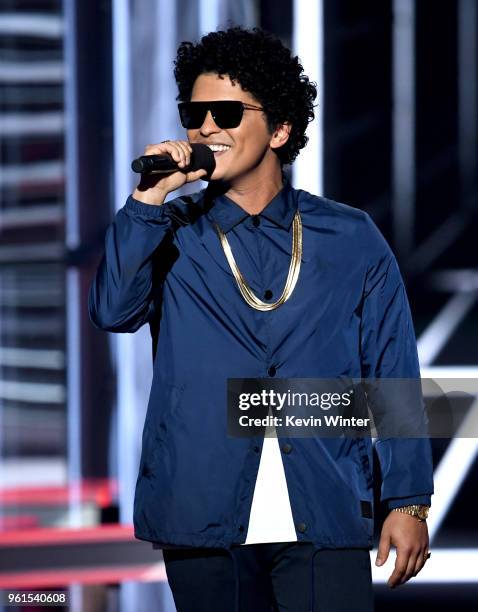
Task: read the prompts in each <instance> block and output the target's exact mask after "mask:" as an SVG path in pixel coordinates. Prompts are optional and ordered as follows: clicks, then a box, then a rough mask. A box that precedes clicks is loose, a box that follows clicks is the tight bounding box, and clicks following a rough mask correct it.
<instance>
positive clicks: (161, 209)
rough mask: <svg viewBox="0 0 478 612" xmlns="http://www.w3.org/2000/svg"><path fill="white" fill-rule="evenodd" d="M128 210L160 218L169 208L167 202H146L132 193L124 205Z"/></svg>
mask: <svg viewBox="0 0 478 612" xmlns="http://www.w3.org/2000/svg"><path fill="white" fill-rule="evenodd" d="M123 208H124V210H125V211H126V212H132V213H133V214H137V215H142V216H144V217H150V218H155V219H156V218H158V217H162V216H163V215H164V214H165V211H166V210H167V209H168V206H166V203H163V204H161V205H159V204H146V203H145V202H140V201H139V200H136V199H135V198H133V196H132V195H130V196H129V197H128V199H127V200H126V204H125V205H124V206H123Z"/></svg>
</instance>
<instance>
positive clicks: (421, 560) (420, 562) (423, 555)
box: [413, 546, 428, 576]
mask: <svg viewBox="0 0 478 612" xmlns="http://www.w3.org/2000/svg"><path fill="white" fill-rule="evenodd" d="M427 560H428V546H427V547H426V548H423V549H422V550H421V551H420V554H419V555H418V559H417V563H416V565H415V573H414V574H413V575H414V576H416V575H417V574H418V573H419V572H421V571H422V569H423V568H424V567H425V563H426V562H427Z"/></svg>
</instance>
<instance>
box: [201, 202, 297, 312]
mask: <svg viewBox="0 0 478 612" xmlns="http://www.w3.org/2000/svg"><path fill="white" fill-rule="evenodd" d="M213 223H214V227H215V228H216V232H217V234H218V236H219V240H220V241H221V245H222V248H223V250H224V253H225V255H226V258H227V261H228V262H229V266H230V268H231V270H232V273H233V274H234V278H235V279H236V282H237V285H238V287H239V291H240V292H241V294H242V297H243V298H244V299H245V301H246V302H247V303H248V304H249V306H251V307H252V308H255V309H256V310H274V309H275V308H278V307H279V306H280V305H281V304H283V303H284V302H285V301H286V300H287V299H289V298H290V296H291V295H292V292H293V291H294V287H295V285H296V283H297V279H298V278H299V272H300V263H301V258H302V221H301V218H300V214H299V211H298V210H297V212H296V213H295V216H294V221H293V232H292V256H291V260H290V266H289V273H288V275H287V280H286V282H285V286H284V290H283V292H282V295H281V296H280V298H279V299H278V300H277V301H276V302H273V303H268V302H263V301H262V300H260V299H259V298H258V297H257V296H256V295H254V293H253V292H252V289H251V288H250V287H249V285H248V284H247V281H246V279H245V278H244V276H243V275H242V273H241V271H240V270H239V268H238V266H237V264H236V260H235V259H234V255H233V254H232V250H231V246H230V244H229V241H228V239H227V237H226V235H225V234H224V232H223V231H222V230H221V228H220V227H219V225H218V224H217V223H216V222H213Z"/></svg>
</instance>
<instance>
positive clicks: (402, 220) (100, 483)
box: [0, 0, 478, 612]
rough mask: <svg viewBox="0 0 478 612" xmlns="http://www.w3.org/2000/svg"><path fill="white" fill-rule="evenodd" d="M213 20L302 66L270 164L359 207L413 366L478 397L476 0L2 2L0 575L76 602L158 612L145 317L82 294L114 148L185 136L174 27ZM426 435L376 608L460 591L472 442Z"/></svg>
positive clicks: (458, 601)
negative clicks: (425, 453) (146, 447)
mask: <svg viewBox="0 0 478 612" xmlns="http://www.w3.org/2000/svg"><path fill="white" fill-rule="evenodd" d="M231 23H236V24H241V25H244V26H254V25H260V26H262V27H264V28H266V29H268V30H270V31H271V32H273V33H275V34H276V35H278V36H279V37H280V38H281V39H282V41H283V42H284V43H285V44H286V45H288V46H290V47H291V48H292V49H293V50H294V52H295V53H296V54H298V55H299V57H300V59H301V61H302V64H303V66H304V68H305V71H306V73H307V74H308V75H309V76H310V77H311V79H312V80H314V81H315V82H316V83H317V86H318V92H319V93H318V99H317V102H318V105H319V106H318V108H317V115H316V119H315V121H314V122H313V123H312V124H311V125H310V126H309V131H308V135H309V138H310V141H309V144H308V147H307V148H306V149H305V150H304V151H303V152H302V153H301V154H300V156H299V158H298V159H297V161H296V162H295V163H294V164H293V166H292V167H291V168H287V172H288V174H289V175H290V177H291V180H292V182H293V184H294V186H295V187H298V188H302V189H306V190H308V191H311V192H313V193H316V194H319V195H324V196H326V197H329V198H332V199H335V200H338V201H341V202H345V203H347V204H349V205H352V206H355V207H357V208H361V209H363V210H365V211H367V212H368V213H369V214H370V215H371V216H372V218H373V219H374V221H375V222H376V223H377V225H378V226H379V227H380V229H381V230H382V232H383V233H384V235H385V236H386V238H387V240H388V241H389V243H390V245H391V246H392V248H393V250H394V252H395V254H396V256H397V259H398V261H399V264H400V269H401V271H402V274H403V276H404V279H405V282H406V286H407V291H408V295H409V299H410V305H411V309H412V314H413V318H414V324H415V330H416V334H417V339H418V346H419V355H420V364H421V368H422V376H423V377H430V378H435V379H437V380H439V379H440V378H456V379H457V380H458V379H462V378H469V379H471V380H472V381H474V383H476V385H475V387H476V394H475V395H474V396H473V398H472V400H473V401H471V402H469V404H468V405H467V407H466V410H467V414H469V415H471V417H472V416H473V413H476V411H477V410H478V404H477V396H478V299H477V298H478V292H477V290H478V249H477V247H476V243H477V222H476V219H477V217H476V212H477V151H478V146H477V145H478V142H477V123H478V114H477V110H478V108H477V78H478V62H477V34H478V3H477V2H476V1H475V0H442V1H441V2H433V1H432V0H416V1H413V0H376V1H373V0H370V1H368V2H356V1H354V0H312V1H306V0H295V1H294V0H262V1H259V0H256V1H253V0H222V1H219V0H202V1H200V0H197V1H193V0H177V1H176V2H172V1H166V0H164V1H163V0H157V1H155V0H140V1H139V0H136V1H130V2H128V1H127V0H99V1H96V2H84V1H80V0H76V1H75V0H64V1H61V0H2V2H1V4H0V243H1V244H0V587H1V588H6V587H7V586H10V587H12V586H17V587H18V588H25V589H27V588H29V589H31V588H43V589H44V590H46V589H51V590H55V589H57V590H59V589H63V590H65V592H66V593H68V595H69V597H70V599H71V609H72V610H75V611H87V612H90V611H93V610H95V611H96V610H98V611H99V610H107V611H109V612H110V611H111V612H115V611H116V610H121V611H123V612H133V611H140V610H150V609H155V610H157V611H158V612H163V611H172V610H174V606H173V604H172V599H171V594H170V591H169V587H168V585H167V582H166V581H165V575H164V567H163V565H162V563H161V554H160V552H157V551H156V552H153V551H151V550H150V548H149V547H148V545H147V544H144V545H143V544H142V543H139V542H137V541H133V539H132V535H131V522H132V509H133V494H134V486H135V481H136V476H137V469H138V462H139V454H140V442H141V431H142V427H143V422H144V417H145V410H146V405H147V399H148V394H149V385H150V381H151V346H150V338H149V330H148V328H147V327H144V328H142V329H141V330H139V331H138V332H137V333H136V334H134V335H130V334H124V335H112V334H107V333H103V332H100V331H98V330H96V329H94V328H93V327H92V325H91V323H90V322H89V320H88V314H87V307H86V304H87V292H88V287H89V283H90V281H91V278H92V276H93V274H94V271H95V268H96V266H97V263H98V261H99V258H100V256H101V254H102V250H103V239H104V232H105V229H106V227H107V225H108V224H109V223H110V221H111V219H112V217H113V215H114V213H115V211H117V210H118V209H119V208H120V207H122V206H123V205H124V202H125V200H126V197H127V196H128V194H129V193H131V191H132V190H133V188H134V186H135V178H136V177H135V176H134V174H133V173H132V172H131V170H130V162H131V160H132V159H133V158H134V157H136V156H138V155H140V154H141V153H142V152H143V149H144V147H145V145H146V144H148V143H152V142H159V141H161V140H164V139H166V138H169V139H175V138H184V137H185V132H184V131H183V130H182V128H181V127H180V125H179V121H178V117H177V108H176V100H175V97H176V86H175V83H174V80H173V74H172V69H173V63H172V62H173V59H174V56H175V52H176V48H177V46H178V44H179V43H180V42H181V41H182V40H196V39H197V38H198V37H199V36H200V35H201V34H202V33H205V32H208V31H210V30H214V29H216V28H217V27H218V26H227V25H229V24H231ZM203 186H204V184H203V183H195V184H193V185H188V187H187V189H184V190H183V191H182V193H186V192H188V190H189V191H197V190H198V189H200V188H202V187H203ZM175 195H178V194H177V193H176V194H172V195H171V197H174V196H175ZM433 451H434V462H435V465H436V485H435V488H436V494H435V496H434V497H433V507H432V512H431V518H430V521H429V527H430V532H431V536H432V541H431V549H432V551H433V554H432V559H431V560H430V561H429V563H428V564H427V567H426V569H425V570H424V571H423V572H422V573H421V574H420V576H419V577H418V578H416V579H414V580H413V581H412V582H411V583H409V584H407V585H405V586H403V587H401V588H400V589H398V590H396V591H390V590H389V589H388V588H387V587H386V585H385V584H384V580H385V577H386V576H388V575H389V574H390V573H391V567H392V561H389V563H388V564H387V566H386V567H385V568H384V569H383V570H382V569H381V570H380V571H378V570H375V569H374V581H375V587H376V593H377V607H378V610H381V609H387V610H389V611H393V610H399V609H403V605H404V604H405V603H406V605H408V606H409V607H410V609H413V610H414V609H417V610H418V609H420V610H421V611H422V612H425V611H427V610H434V612H437V611H441V610H449V609H450V608H451V607H452V606H454V607H457V608H458V607H459V608H460V610H462V611H466V610H472V609H476V601H477V600H478V586H477V584H478V528H477V524H476V502H477V499H476V495H474V494H475V493H476V482H477V476H478V441H477V440H476V439H473V438H467V437H459V438H456V439H455V440H452V441H450V440H446V439H442V440H434V441H433ZM378 526H379V525H378ZM393 557H394V555H392V559H393ZM374 558H375V555H373V559H374ZM0 607H1V606H0ZM29 609H32V608H29ZM39 609H45V608H39Z"/></svg>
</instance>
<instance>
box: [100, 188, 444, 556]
mask: <svg viewBox="0 0 478 612" xmlns="http://www.w3.org/2000/svg"><path fill="white" fill-rule="evenodd" d="M297 208H298V209H299V211H300V215H301V219H302V226H303V255H302V263H301V270H300V276H299V279H298V282H297V285H296V287H295V289H294V291H293V293H292V295H291V297H290V298H289V299H288V300H287V301H286V302H285V303H284V304H282V305H281V306H279V307H278V308H277V309H275V310H272V311H268V312H267V311H266V312H264V311H258V310H256V309H253V308H251V307H250V306H249V305H248V304H247V303H246V302H245V301H244V300H243V298H242V296H241V295H240V292H239V289H238V287H237V285H236V282H235V279H234V277H233V274H232V272H231V270H230V268H229V265H228V262H227V260H226V257H225V255H224V252H223V250H222V247H221V244H220V241H219V238H218V236H217V234H216V232H215V229H214V227H213V224H212V221H213V220H214V221H216V222H217V223H218V225H219V226H220V228H221V229H222V230H223V231H224V232H225V233H226V236H227V238H228V240H229V243H230V245H231V249H232V252H233V254H234V257H235V260H236V262H237V265H238V266H239V268H240V270H241V272H242V274H243V275H244V277H245V278H246V280H247V282H248V283H249V285H250V287H251V289H252V290H253V291H254V293H255V294H256V295H257V296H258V297H259V298H261V299H263V300H265V301H271V302H273V301H275V300H276V299H277V298H278V297H279V296H280V294H281V293H282V290H283V288H284V284H285V281H286V277H287V273H288V269H289V263H290V257H291V243H292V219H293V216H294V214H295V212H296V210H297ZM89 313H90V318H91V320H92V322H93V324H94V325H95V326H97V327H99V328H101V329H104V330H108V331H112V332H135V331H136V330H137V329H138V328H139V327H141V326H142V325H143V324H145V323H148V324H149V326H150V330H151V336H152V342H153V356H154V374H153V382H152V387H151V393H150V399H149V404H148V410H147V415H146V419H145V423H144V429H143V437H142V453H141V460H140V466H139V474H138V478H137V483H136V490H135V501H134V528H135V536H136V537H137V538H138V539H141V540H147V541H151V542H156V543H160V544H163V545H164V546H167V545H170V546H208V547H226V548H227V547H229V546H230V545H231V544H241V543H243V542H245V539H246V534H247V528H248V520H249V514H250V510H251V504H252V496H253V492H254V485H255V481H256V477H257V472H258V467H259V462H260V454H261V448H262V439H260V438H259V439H258V438H257V437H256V438H244V437H243V438H238V437H237V438H234V437H228V436H227V431H226V429H227V414H226V384H227V379H228V378H268V377H274V376H275V377H278V378H319V377H322V378H335V377H339V376H345V377H351V378H359V379H360V377H395V378H400V377H403V378H406V377H413V378H418V377H419V376H420V370H419V364H418V357H417V349H416V339H415V335H414V330H413V324H412V318H411V314H410V308H409V304H408V300H407V296H406V292H405V288H404V284H403V280H402V277H401V275H400V271H399V268H398V266H397V262H396V259H395V257H394V255H393V253H392V251H391V250H390V247H389V246H388V244H387V242H386V241H385V239H384V237H383V236H382V234H381V233H380V231H379V230H378V228H377V226H376V225H375V224H374V222H373V221H372V219H371V217H370V216H369V215H368V214H367V213H366V212H364V211H362V210H359V209H356V208H353V207H351V206H348V205H345V204H341V203H338V202H335V201H332V200H329V199H326V198H322V197H317V196H315V195H312V194H310V193H308V192H306V191H302V190H296V189H294V188H293V187H292V186H291V184H290V182H289V181H288V180H287V179H285V182H284V186H283V188H282V190H281V191H280V192H279V193H278V194H277V195H276V196H275V197H274V198H273V199H272V200H271V201H270V202H269V204H268V205H267V206H266V207H265V209H264V210H263V211H262V212H261V213H260V214H259V215H249V214H248V213H247V212H245V211H244V210H243V209H242V208H241V207H240V206H239V205H237V204H236V203H235V202H234V201H232V200H231V199H230V198H228V197H227V196H225V195H221V194H217V193H214V191H213V184H210V186H209V187H208V189H207V190H205V189H203V190H201V191H199V192H197V193H194V194H192V195H190V196H183V197H179V198H176V199H174V200H171V201H169V202H167V203H165V204H163V205H162V206H153V205H149V204H144V203H142V202H140V201H137V200H135V199H134V198H133V197H132V196H130V197H129V198H128V200H127V202H126V204H125V206H124V207H123V208H122V209H121V210H119V211H118V212H117V214H116V217H115V219H114V221H113V223H112V224H111V225H110V226H109V227H108V230H107V233H106V238H105V254H104V256H103V259H102V260H101V262H100V265H99V267H98V270H97V272H96V276H95V278H94V279H93V282H92V284H91V287H90V294H89ZM280 443H281V445H283V446H282V448H284V446H285V445H288V447H287V451H286V452H283V453H282V459H283V464H284V471H285V476H286V480H287V486H288V491H289V496H290V503H291V510H292V515H293V519H294V523H295V526H296V533H297V539H298V540H299V541H301V540H303V541H312V542H314V543H315V544H316V546H319V547H329V548H340V547H369V548H370V547H371V546H372V543H373V539H372V538H373V507H372V504H373V488H372V484H373V478H374V475H373V473H372V465H373V462H372V442H371V440H370V439H369V438H360V439H353V438H339V437H337V438H319V437H309V438H290V439H286V438H281V439H280ZM375 446H376V451H377V453H378V457H379V461H380V465H381V471H382V488H381V499H382V500H383V501H385V502H386V503H387V504H388V506H389V507H390V508H393V507H397V506H401V505H406V504H408V503H427V504H430V495H431V494H432V493H433V471H432V457H431V449H430V442H429V440H428V439H418V438H415V439H412V438H408V439H398V438H397V439H396V438H390V439H380V440H379V441H377V443H376V445H375Z"/></svg>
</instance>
